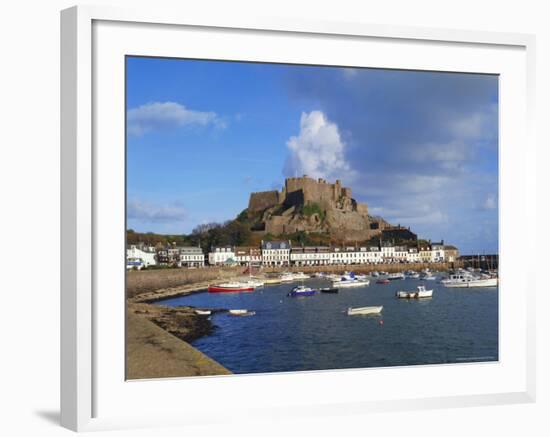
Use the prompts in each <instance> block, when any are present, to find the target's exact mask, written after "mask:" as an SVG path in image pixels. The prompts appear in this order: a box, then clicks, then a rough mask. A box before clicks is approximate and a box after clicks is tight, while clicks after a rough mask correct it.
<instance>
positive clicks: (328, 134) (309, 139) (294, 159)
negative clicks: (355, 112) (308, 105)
mask: <svg viewBox="0 0 550 437" xmlns="http://www.w3.org/2000/svg"><path fill="white" fill-rule="evenodd" d="M286 145H287V147H288V150H289V156H288V158H287V162H286V164H285V173H286V174H287V176H296V175H297V176H301V175H302V174H307V175H308V176H310V177H313V178H326V179H331V180H332V179H337V178H339V179H344V180H349V179H350V176H351V175H352V171H351V168H350V165H349V164H348V162H347V161H346V158H345V149H346V144H345V143H344V141H342V138H341V137H340V132H339V129H338V126H337V125H336V124H335V123H333V122H331V121H330V120H328V119H327V117H326V116H325V114H324V113H323V112H321V111H311V112H310V113H305V112H303V113H302V116H301V118H300V133H299V134H298V135H297V136H293V137H290V138H289V140H288V141H287V143H286Z"/></svg>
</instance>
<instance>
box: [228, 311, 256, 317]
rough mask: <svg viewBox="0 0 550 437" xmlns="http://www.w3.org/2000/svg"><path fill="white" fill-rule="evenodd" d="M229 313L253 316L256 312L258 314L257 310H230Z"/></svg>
mask: <svg viewBox="0 0 550 437" xmlns="http://www.w3.org/2000/svg"><path fill="white" fill-rule="evenodd" d="M229 314H230V315H232V316H253V315H254V314H256V311H248V310H229Z"/></svg>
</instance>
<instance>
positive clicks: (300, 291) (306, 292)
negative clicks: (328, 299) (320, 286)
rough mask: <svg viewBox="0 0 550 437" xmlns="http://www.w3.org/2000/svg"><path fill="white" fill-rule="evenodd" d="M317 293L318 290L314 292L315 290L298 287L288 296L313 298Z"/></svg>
mask: <svg viewBox="0 0 550 437" xmlns="http://www.w3.org/2000/svg"><path fill="white" fill-rule="evenodd" d="M316 292H317V290H314V289H313V288H309V287H304V286H303V285H298V286H297V287H294V288H293V289H292V290H290V291H289V292H288V294H287V296H290V297H297V296H313V295H314V294H315V293H316Z"/></svg>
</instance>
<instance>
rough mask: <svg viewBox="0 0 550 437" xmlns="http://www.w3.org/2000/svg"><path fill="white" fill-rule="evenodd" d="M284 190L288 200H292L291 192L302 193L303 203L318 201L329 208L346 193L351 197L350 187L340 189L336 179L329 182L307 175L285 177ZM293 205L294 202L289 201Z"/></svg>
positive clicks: (323, 206)
mask: <svg viewBox="0 0 550 437" xmlns="http://www.w3.org/2000/svg"><path fill="white" fill-rule="evenodd" d="M344 190H346V191H344ZM285 191H286V197H287V199H288V201H290V202H292V201H293V200H294V199H293V196H295V195H293V194H292V193H298V192H302V193H303V203H304V204H307V203H318V204H319V205H320V206H321V207H322V208H325V209H329V208H334V207H335V206H336V202H337V200H338V199H339V198H340V197H341V196H342V195H345V194H344V193H346V194H349V197H351V189H349V188H345V189H342V186H341V183H340V181H339V180H337V181H336V182H335V183H334V184H330V183H328V182H327V181H325V180H324V179H313V178H310V177H307V176H304V177H300V178H287V179H286V180H285ZM290 204H293V205H295V204H294V203H290Z"/></svg>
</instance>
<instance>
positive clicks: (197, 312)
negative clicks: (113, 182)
mask: <svg viewBox="0 0 550 437" xmlns="http://www.w3.org/2000/svg"><path fill="white" fill-rule="evenodd" d="M195 314H197V315H199V316H209V315H210V314H212V311H210V310H195Z"/></svg>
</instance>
